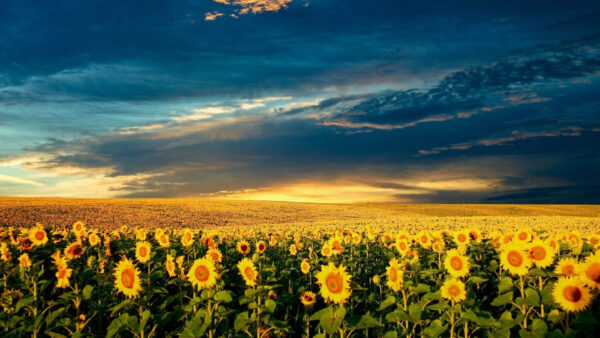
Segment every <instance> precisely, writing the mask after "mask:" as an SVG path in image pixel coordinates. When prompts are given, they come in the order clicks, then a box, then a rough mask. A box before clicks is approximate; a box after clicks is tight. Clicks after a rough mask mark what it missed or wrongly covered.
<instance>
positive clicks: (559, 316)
mask: <svg viewBox="0 0 600 338" xmlns="http://www.w3.org/2000/svg"><path fill="white" fill-rule="evenodd" d="M563 317H564V313H562V312H560V311H558V310H557V309H554V310H552V311H550V313H548V320H549V321H551V322H553V323H560V322H561V321H562V320H563Z"/></svg>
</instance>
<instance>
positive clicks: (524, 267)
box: [500, 243, 533, 276]
mask: <svg viewBox="0 0 600 338" xmlns="http://www.w3.org/2000/svg"><path fill="white" fill-rule="evenodd" d="M500 263H501V264H502V267H503V268H504V269H505V270H508V272H509V273H510V274H512V275H516V276H524V275H526V274H527V272H529V268H530V267H531V264H532V263H533V262H532V261H531V258H529V253H528V252H527V251H525V250H523V245H522V244H519V243H510V244H507V245H505V246H503V247H502V248H501V249H500Z"/></svg>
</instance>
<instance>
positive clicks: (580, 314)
mask: <svg viewBox="0 0 600 338" xmlns="http://www.w3.org/2000/svg"><path fill="white" fill-rule="evenodd" d="M0 202H1V203H0V223H4V225H12V227H2V228H0V271H1V272H2V274H1V275H2V276H3V284H2V285H3V286H0V307H1V308H2V311H0V330H1V332H3V336H7V337H21V336H31V337H37V336H44V337H45V336H50V337H67V336H72V337H83V336H106V337H139V338H149V337H174V336H178V337H204V336H208V337H255V338H270V337H319V338H326V337H340V338H350V337H356V338H359V337H384V338H392V337H450V338H454V337H459V336H460V337H484V336H485V337H511V336H521V337H544V336H552V337H564V336H568V337H576V336H582V337H583V336H587V337H591V336H593V334H594V333H595V332H597V330H598V329H600V322H599V321H598V320H597V319H596V318H599V317H598V314H600V297H599V294H600V234H599V232H600V218H599V217H598V213H599V207H598V206H527V205H382V204H360V205H340V204H330V205H328V204H295V203H279V202H278V203H272V202H240V201H215V200H166V199H165V200H159V199H155V200H116V199H112V200H81V199H79V200H74V199H14V198H5V199H0ZM74 220H83V221H84V222H85V223H87V224H84V223H83V222H74ZM36 222H39V223H40V225H36V226H32V227H29V226H30V225H32V224H34V223H36ZM73 223H74V224H73ZM123 225H129V226H123Z"/></svg>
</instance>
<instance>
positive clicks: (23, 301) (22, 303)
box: [15, 297, 35, 313]
mask: <svg viewBox="0 0 600 338" xmlns="http://www.w3.org/2000/svg"><path fill="white" fill-rule="evenodd" d="M34 300H35V299H33V297H26V298H23V299H21V300H19V301H18V302H17V305H15V313H17V312H19V310H21V309H22V308H23V307H25V306H27V305H29V304H31V303H33V302H34Z"/></svg>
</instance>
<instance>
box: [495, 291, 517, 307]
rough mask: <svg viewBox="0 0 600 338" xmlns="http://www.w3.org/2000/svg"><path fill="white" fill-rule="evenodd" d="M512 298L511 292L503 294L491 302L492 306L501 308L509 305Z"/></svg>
mask: <svg viewBox="0 0 600 338" xmlns="http://www.w3.org/2000/svg"><path fill="white" fill-rule="evenodd" d="M512 298H513V293H512V291H511V292H507V293H504V294H502V295H500V296H498V297H496V298H494V300H493V301H492V306H503V305H506V304H508V303H510V302H511V301H512Z"/></svg>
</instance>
